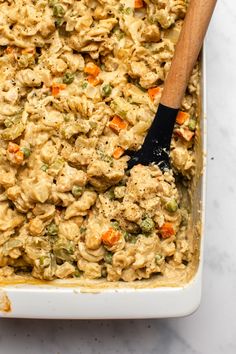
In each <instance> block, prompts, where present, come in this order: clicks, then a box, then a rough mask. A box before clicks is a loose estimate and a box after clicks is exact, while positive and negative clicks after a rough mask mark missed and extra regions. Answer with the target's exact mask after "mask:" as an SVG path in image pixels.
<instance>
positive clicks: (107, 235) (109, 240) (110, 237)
mask: <svg viewBox="0 0 236 354" xmlns="http://www.w3.org/2000/svg"><path fill="white" fill-rule="evenodd" d="M120 238H121V234H120V232H118V231H116V230H114V229H112V228H111V227H110V229H108V230H107V231H106V232H104V233H103V234H102V242H103V243H104V245H106V246H109V247H111V246H113V245H114V244H116V243H117V242H118V241H119V240H120Z"/></svg>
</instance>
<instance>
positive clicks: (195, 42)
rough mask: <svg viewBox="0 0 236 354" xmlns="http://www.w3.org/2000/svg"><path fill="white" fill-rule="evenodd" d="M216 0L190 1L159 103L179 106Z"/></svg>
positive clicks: (172, 106) (174, 106) (173, 106)
mask: <svg viewBox="0 0 236 354" xmlns="http://www.w3.org/2000/svg"><path fill="white" fill-rule="evenodd" d="M216 1H217V0H191V1H190V4H189V7H188V11H187V14H186V17H185V20H184V24H183V27H182V30H181V33H180V37H179V40H178V43H177V45H176V49H175V54H174V57H173V60H172V64H171V67H170V71H169V73H168V75H167V78H166V81H165V86H164V90H163V93H162V97H161V101H160V103H161V104H163V105H165V106H167V107H171V108H179V107H180V105H181V102H182V99H183V96H184V93H185V90H186V87H187V84H188V81H189V77H190V75H191V73H192V70H193V67H194V65H195V63H196V61H197V58H198V55H199V53H200V50H201V47H202V43H203V39H204V36H205V33H206V31H207V28H208V25H209V22H210V19H211V16H212V13H213V10H214V7H215V5H216Z"/></svg>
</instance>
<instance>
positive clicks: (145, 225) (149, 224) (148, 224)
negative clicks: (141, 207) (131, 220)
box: [140, 217, 155, 233]
mask: <svg viewBox="0 0 236 354" xmlns="http://www.w3.org/2000/svg"><path fill="white" fill-rule="evenodd" d="M154 226H155V223H154V221H153V220H152V218H149V217H146V218H145V219H143V220H142V221H141V223H140V227H141V229H142V232H144V233H149V232H151V231H152V230H153V229H154Z"/></svg>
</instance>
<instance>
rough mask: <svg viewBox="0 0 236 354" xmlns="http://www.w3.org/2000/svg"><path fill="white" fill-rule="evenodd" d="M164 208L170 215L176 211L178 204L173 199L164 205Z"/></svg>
mask: <svg viewBox="0 0 236 354" xmlns="http://www.w3.org/2000/svg"><path fill="white" fill-rule="evenodd" d="M165 207H166V209H167V210H168V211H169V212H170V213H174V212H175V211H176V210H177V209H178V204H177V202H176V200H175V199H172V200H170V201H169V202H167V203H166V206H165Z"/></svg>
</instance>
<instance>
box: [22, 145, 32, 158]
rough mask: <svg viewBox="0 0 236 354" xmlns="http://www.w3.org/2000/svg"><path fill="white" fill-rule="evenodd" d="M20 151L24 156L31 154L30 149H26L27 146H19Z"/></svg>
mask: <svg viewBox="0 0 236 354" xmlns="http://www.w3.org/2000/svg"><path fill="white" fill-rule="evenodd" d="M21 151H22V152H23V154H24V157H26V158H28V157H30V154H31V151H30V149H28V148H27V147H23V148H21Z"/></svg>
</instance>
